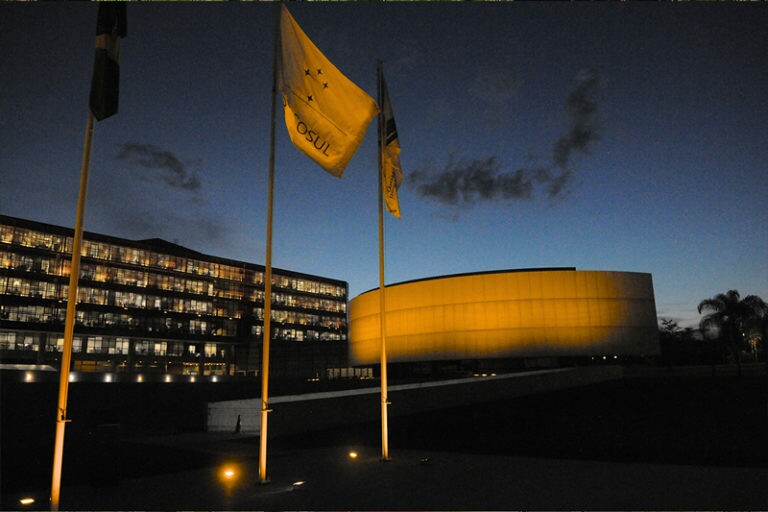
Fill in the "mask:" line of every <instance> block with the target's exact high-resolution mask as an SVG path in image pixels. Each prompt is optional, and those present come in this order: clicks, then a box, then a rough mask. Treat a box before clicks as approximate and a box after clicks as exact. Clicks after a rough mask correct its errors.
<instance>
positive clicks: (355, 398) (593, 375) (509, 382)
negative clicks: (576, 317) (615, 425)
mask: <svg viewBox="0 0 768 512" xmlns="http://www.w3.org/2000/svg"><path fill="white" fill-rule="evenodd" d="M622 376H623V370H622V368H621V367H619V366H591V367H582V368H562V369H556V370H543V371H535V372H524V373H514V374H505V375H495V376H487V377H472V378H466V379H453V380H447V381H437V382H426V383H420V384H406V385H398V386H390V387H389V390H388V391H389V392H388V399H389V401H390V402H391V405H390V406H389V414H390V416H392V417H396V416H405V415H409V414H414V413H419V412H424V411H430V410H437V409H445V408H449V407H457V406H464V405H468V404H472V403H479V402H487V401H493V400H500V399H504V398H512V397H516V396H523V395H530V394H535V393H541V392H544V391H550V390H555V389H562V388H570V387H576V386H584V385H587V384H592V383H596V382H602V381H607V380H615V379H620V378H622ZM269 406H270V408H271V409H272V410H273V412H271V413H269V432H270V436H273V435H274V436H278V435H290V434H297V433H301V432H309V431H312V430H321V429H326V428H331V427H335V426H339V425H346V424H354V423H362V422H367V421H378V419H379V417H380V414H381V407H380V389H379V388H365V389H355V390H347V391H334V392H327V393H312V394H305V395H290V396H276V397H273V398H271V399H270V401H269ZM260 409H261V400H260V399H259V398H254V399H247V400H228V401H224V402H210V403H208V418H207V430H208V431H209V432H234V431H235V429H236V426H237V423H238V416H239V417H240V431H241V432H246V433H258V432H259V428H260Z"/></svg>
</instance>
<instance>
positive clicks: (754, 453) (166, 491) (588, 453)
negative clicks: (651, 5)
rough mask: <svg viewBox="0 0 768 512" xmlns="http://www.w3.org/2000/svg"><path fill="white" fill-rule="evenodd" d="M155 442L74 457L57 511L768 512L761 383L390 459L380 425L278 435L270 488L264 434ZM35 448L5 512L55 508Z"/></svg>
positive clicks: (114, 443) (666, 382) (767, 408)
mask: <svg viewBox="0 0 768 512" xmlns="http://www.w3.org/2000/svg"><path fill="white" fill-rule="evenodd" d="M3 413H4V414H5V413H6V410H5V409H4V410H3ZM4 424H5V420H4ZM139 434H143V435H139ZM148 434H151V432H144V433H137V432H132V433H130V434H128V433H126V432H122V433H120V432H119V431H116V430H110V428H109V427H107V428H102V429H101V430H99V431H98V432H96V433H95V434H94V435H91V436H88V437H82V438H80V439H81V442H80V443H77V444H79V446H75V445H74V444H69V445H68V446H67V452H66V454H65V459H64V460H65V466H64V474H65V478H64V485H63V487H62V498H61V509H62V510H161V509H162V510H204V509H213V510H278V509H279V510H340V509H344V510H351V509H354V510H373V509H386V510H392V509H398V510H426V509H429V510H438V509H439V510H458V509H463V510H467V509H472V510H479V509H484V510H488V509H503V510H510V509H537V510H544V509H546V510H555V509H557V510H564V509H568V510H576V509H580V510H584V509H592V510H596V509H599V510H608V509H611V510H628V509H644V510H662V509H663V510H684V509H688V510H704V509H707V510H737V509H739V510H768V439H766V438H767V437H768V379H766V377H765V376H760V377H758V376H749V377H742V378H737V377H735V376H719V377H717V378H714V379H713V378H711V377H708V376H695V377H692V376H688V377H669V376H667V377H652V378H651V377H635V378H626V379H624V380H620V381H614V382H608V383H602V384H595V385H590V386H586V387H582V388H578V389H570V390H565V391H556V392H551V393H541V394H537V395H532V396H528V397H523V398H516V399H510V400H504V401H498V402H490V403H482V404H477V405H475V406H472V407H461V408H456V409H446V410H443V411H439V412H430V413H425V414H420V415H414V416H410V417H404V418H391V419H390V456H391V460H389V461H386V462H382V461H381V460H380V429H379V425H378V423H372V424H358V425H350V426H349V427H346V428H343V429H335V430H332V431H323V432H315V433H311V434H303V435H300V436H293V437H280V436H279V433H276V432H275V433H271V434H274V435H275V436H277V437H272V438H270V440H269V457H268V473H269V477H270V480H271V482H270V483H269V484H266V485H258V483H257V480H258V477H257V475H258V451H259V439H258V437H248V436H244V435H242V434H235V433H232V434H206V433H204V432H177V433H175V434H167V433H165V434H163V435H157V433H155V435H148ZM22 437H23V436H22ZM31 441H32V444H34V440H31ZM43 444H44V443H43ZM24 445H26V446H30V440H29V439H22V438H18V439H15V440H14V442H13V443H10V442H9V440H8V439H6V436H5V435H4V437H3V459H2V460H3V466H2V478H3V481H2V483H3V507H4V509H20V508H22V507H21V506H20V505H18V501H16V500H17V499H18V496H19V495H20V494H22V493H27V494H30V493H31V494H34V495H35V496H36V497H37V498H38V502H37V503H36V504H35V505H33V507H37V508H46V507H47V503H46V499H47V495H48V493H49V487H50V469H47V470H46V469H42V468H47V467H49V466H50V464H51V463H50V457H51V456H50V454H49V453H37V454H34V455H33V456H32V457H30V458H29V459H23V458H21V457H19V456H18V452H19V451H20V447H21V446H24ZM351 450H354V451H357V452H358V453H359V456H358V458H356V459H351V458H350V457H349V456H348V454H349V452H350V451H351ZM9 462H10V464H11V465H10V466H9V465H8V464H7V463H9ZM224 463H229V464H233V465H234V466H235V467H236V471H237V473H236V475H237V476H236V477H235V478H234V479H233V480H232V481H231V482H230V483H228V484H225V483H222V482H221V481H220V479H219V478H218V477H217V473H218V471H219V469H220V468H221V467H222V465H223V464H224ZM296 482H303V483H302V484H296Z"/></svg>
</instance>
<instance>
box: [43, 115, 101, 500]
mask: <svg viewBox="0 0 768 512" xmlns="http://www.w3.org/2000/svg"><path fill="white" fill-rule="evenodd" d="M93 125H94V117H93V113H92V112H91V109H90V108H89V109H88V118H87V121H86V125H85V143H84V144H83V163H82V167H81V169H80V191H79V193H78V197H77V214H76V217H75V233H74V240H73V242H72V265H71V267H70V271H69V294H68V297H67V315H66V320H65V323H64V348H63V349H62V352H61V371H60V374H59V402H58V406H57V409H56V438H55V442H54V449H53V477H52V479H51V510H59V497H60V495H61V468H62V463H63V460H64V427H65V426H66V425H67V422H69V421H70V420H69V419H68V418H67V393H68V392H69V367H70V364H71V361H72V337H73V334H74V331H75V306H76V303H77V282H78V278H79V277H80V246H81V245H82V238H83V218H84V217H85V197H86V194H87V191H88V169H89V167H90V164H91V145H92V142H93Z"/></svg>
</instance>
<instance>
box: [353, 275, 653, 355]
mask: <svg viewBox="0 0 768 512" xmlns="http://www.w3.org/2000/svg"><path fill="white" fill-rule="evenodd" d="M385 298H386V301H385V305H386V311H385V313H386V338H385V339H386V347H387V360H388V361H390V362H392V363H401V362H404V363H414V362H420V361H422V362H423V361H436V360H442V361H450V360H452V361H468V360H493V359H502V358H507V359H516V360H522V359H550V360H555V359H557V358H600V359H602V358H606V359H610V360H614V359H618V358H620V357H643V356H650V355H654V354H658V353H659V340H658V327H657V319H656V306H655V299H654V292H653V281H652V279H651V275H650V274H645V273H637V272H607V271H578V270H576V269H575V268H557V269H531V270H502V271H495V272H479V273H472V274H461V275H453V276H442V277H435V278H430V279H421V280H416V281H409V282H405V283H400V284H394V285H390V286H387V287H386V297H385ZM379 311H380V303H379V290H378V289H375V290H371V291H368V292H366V293H363V294H361V295H359V296H357V297H355V298H354V299H352V301H351V302H350V312H349V318H350V360H351V362H352V363H353V364H371V363H373V362H375V361H377V360H378V359H379V357H380V356H379V354H380V342H379V340H380V338H381V335H380V313H379Z"/></svg>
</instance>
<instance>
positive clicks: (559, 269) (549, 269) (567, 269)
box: [358, 267, 576, 297]
mask: <svg viewBox="0 0 768 512" xmlns="http://www.w3.org/2000/svg"><path fill="white" fill-rule="evenodd" d="M575 270H576V267H539V268H508V269H501V270H481V271H478V272H462V273H459V274H445V275H441V276H430V277H422V278H420V279H409V280H408V281H400V282H399V283H392V284H388V285H386V287H387V288H391V287H393V286H400V285H403V284H412V283H421V282H424V281H434V280H437V279H447V278H453V277H469V276H482V275H488V274H511V273H518V272H573V271H575ZM378 289H379V288H378V287H376V288H371V289H370V290H367V291H364V292H363V293H361V294H360V295H365V294H366V293H370V292H373V291H376V290H378ZM360 295H358V297H359V296H360Z"/></svg>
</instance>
